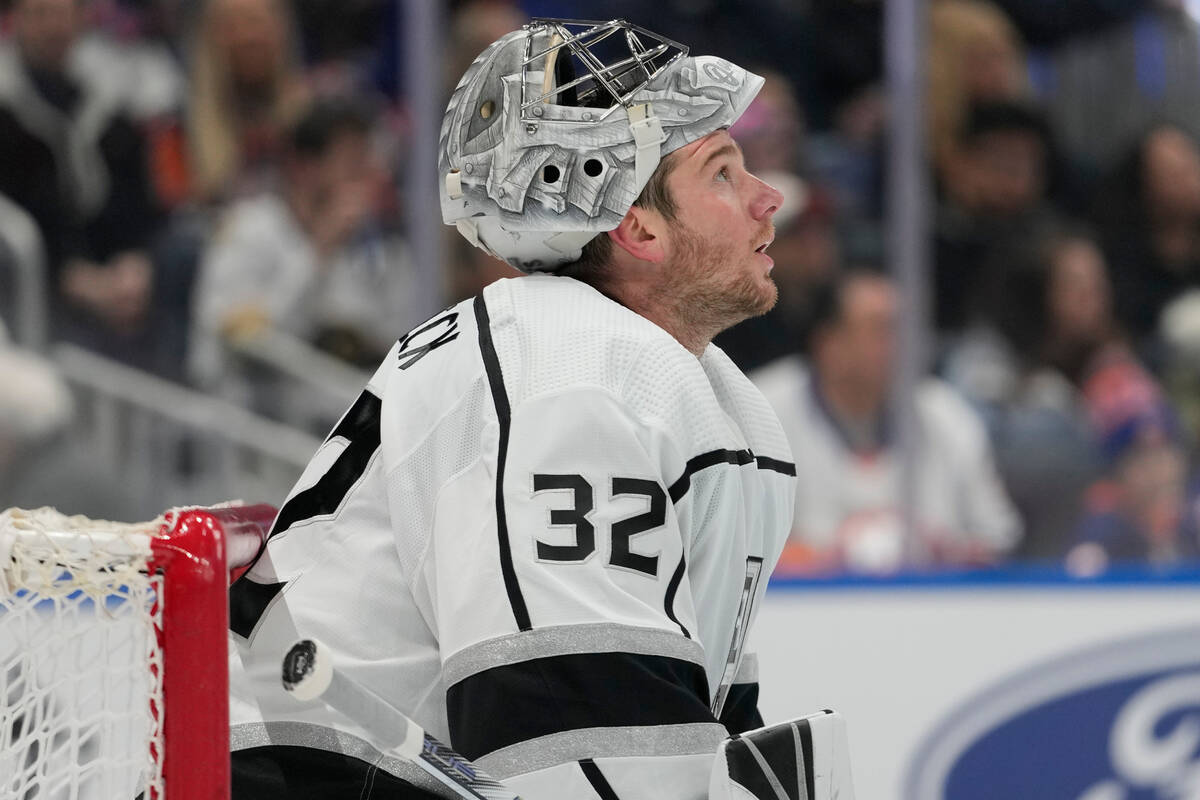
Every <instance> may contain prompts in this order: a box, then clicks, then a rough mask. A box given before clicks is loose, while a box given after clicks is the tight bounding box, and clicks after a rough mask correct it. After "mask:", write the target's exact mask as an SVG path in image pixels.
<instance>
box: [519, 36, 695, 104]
mask: <svg viewBox="0 0 1200 800" xmlns="http://www.w3.org/2000/svg"><path fill="white" fill-rule="evenodd" d="M525 29H526V30H527V31H529V33H530V35H529V36H527V37H526V39H525V59H524V61H523V62H522V64H521V73H522V74H521V119H522V121H533V120H534V117H535V116H536V115H535V114H534V113H533V109H535V108H536V107H538V106H539V105H542V104H552V105H560V106H576V107H579V106H582V107H586V108H594V109H597V110H599V111H600V113H599V114H598V117H599V118H600V119H603V118H604V117H606V116H607V115H608V114H609V113H610V112H612V110H613V109H615V108H617V107H618V106H625V105H627V104H628V103H629V101H630V99H631V98H632V97H633V95H634V94H635V93H637V91H638V90H639V89H641V88H642V87H643V86H645V85H646V84H647V83H649V82H650V81H652V80H654V78H656V77H657V76H658V75H660V74H661V73H662V72H663V71H664V70H666V69H667V68H668V67H670V66H671V65H672V64H674V63H675V62H676V61H678V60H679V59H681V58H684V57H685V56H687V54H688V48H687V45H683V44H680V43H678V42H676V41H673V40H671V39H668V38H666V37H664V36H659V35H658V34H657V33H654V32H652V31H648V30H646V29H645V28H642V27H639V26H637V25H633V24H631V23H629V22H626V21H625V20H620V19H618V20H610V21H608V22H594V21H588V20H571V19H545V18H539V19H534V20H533V21H532V22H530V23H529V24H528V25H526V26H525ZM535 42H536V43H537V44H536V45H535ZM535 50H536V52H535ZM530 71H537V72H540V73H541V74H542V79H541V87H540V88H541V92H540V93H537V87H536V80H534V79H533V78H531V77H530V76H529V72H530ZM533 94H536V96H534V97H530V95H533Z"/></svg>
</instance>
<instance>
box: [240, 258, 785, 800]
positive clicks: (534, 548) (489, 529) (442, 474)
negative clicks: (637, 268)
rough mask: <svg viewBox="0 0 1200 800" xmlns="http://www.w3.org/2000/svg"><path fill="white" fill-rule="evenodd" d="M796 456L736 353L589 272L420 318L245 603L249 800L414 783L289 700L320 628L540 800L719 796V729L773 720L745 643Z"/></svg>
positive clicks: (353, 668) (291, 507) (429, 721)
mask: <svg viewBox="0 0 1200 800" xmlns="http://www.w3.org/2000/svg"><path fill="white" fill-rule="evenodd" d="M791 462H792V458H791V453H790V451H789V449H788V445H787V441H786V439H785V437H784V435H783V432H782V430H781V429H780V427H779V424H778V422H777V421H776V419H775V416H774V414H773V413H772V411H771V409H770V407H769V406H768V405H767V403H766V401H765V400H764V399H763V398H762V396H761V395H760V394H759V392H758V391H757V389H755V388H754V386H753V385H752V384H751V383H750V382H749V380H747V379H746V378H745V376H743V375H742V374H741V372H740V371H739V370H738V369H737V368H736V367H735V366H734V365H733V363H732V362H731V361H730V360H729V359H728V358H727V357H726V356H725V354H724V353H722V352H721V351H720V349H718V348H717V347H715V346H709V347H708V349H707V350H706V351H705V352H704V354H703V355H702V356H701V357H700V358H699V359H697V358H696V357H695V356H693V355H692V354H690V353H689V352H688V351H687V350H685V349H684V348H683V347H682V346H681V345H680V344H679V343H678V342H677V341H676V340H675V339H674V338H672V337H671V336H670V335H669V334H668V333H666V332H665V331H664V330H662V329H661V328H659V327H657V326H656V325H654V324H653V323H651V322H649V321H648V320H646V319H644V318H643V317H641V316H638V315H637V314H635V313H633V312H631V311H629V310H627V309H625V308H624V307H622V306H621V305H619V304H617V303H615V302H613V301H611V300H609V299H608V298H606V297H604V296H603V295H602V294H600V293H599V292H597V291H595V290H594V289H592V288H590V287H589V286H587V285H585V284H582V283H580V282H577V281H574V280H571V279H569V278H561V277H553V276H529V277H522V278H516V279H510V280H503V281H499V282H497V283H494V284H492V285H491V286H489V287H488V288H487V289H486V290H485V291H484V293H483V294H482V295H480V296H479V297H476V298H474V299H473V300H468V301H465V302H463V303H460V304H459V305H457V306H454V307H453V308H451V309H449V310H447V311H445V312H443V313H441V314H439V315H438V316H436V317H434V318H433V319H432V320H431V321H429V322H427V323H425V324H423V325H421V326H419V327H418V328H416V329H415V330H414V331H412V332H411V333H409V334H408V335H407V336H405V337H404V338H403V339H401V340H400V341H399V342H398V343H397V344H396V346H395V347H394V348H393V349H392V351H391V353H390V354H389V355H388V357H387V359H386V360H385V362H384V364H383V365H382V366H381V367H380V368H379V370H378V371H377V372H376V373H375V375H374V377H373V378H372V379H371V381H370V383H369V384H368V386H367V387H366V390H365V391H364V392H363V394H362V395H361V396H360V398H359V399H358V401H357V402H356V403H355V404H354V406H353V407H352V408H351V409H350V410H349V411H348V412H347V414H346V416H345V417H344V418H343V419H342V421H341V422H340V423H339V424H338V426H337V427H336V429H335V430H334V431H333V433H332V434H331V435H330V437H329V438H328V440H327V441H326V442H325V443H324V445H322V447H321V448H320V450H319V451H318V452H317V454H316V455H315V456H314V458H313V460H312V462H311V463H310V464H309V466H308V468H307V469H306V470H305V472H304V474H303V475H302V476H301V478H300V480H299V482H298V483H297V485H296V487H295V488H294V489H293V491H292V493H291V495H290V496H289V497H288V499H287V501H286V503H285V504H284V506H283V507H282V509H281V511H280V515H279V518H278V519H277V521H276V523H275V525H274V528H273V531H272V536H271V539H270V541H269V544H268V546H267V547H266V548H265V551H264V553H263V555H262V557H261V558H260V559H259V561H258V562H257V563H256V564H255V566H254V567H253V569H251V570H250V572H249V573H248V574H247V575H246V576H245V577H244V578H243V579H242V580H240V581H239V582H238V583H237V584H235V585H234V587H233V589H232V590H231V629H232V633H231V637H232V641H233V642H234V643H236V648H231V659H230V660H231V683H232V693H233V696H232V715H233V727H232V740H233V748H234V751H235V752H234V796H235V798H239V797H257V796H279V795H272V792H297V791H301V794H299V795H295V794H293V795H292V796H304V797H314V798H317V797H325V796H329V797H357V796H359V792H360V790H361V791H363V792H364V794H363V796H376V797H381V796H388V795H385V794H381V793H378V792H379V791H380V790H379V789H378V787H379V786H380V785H381V782H382V781H384V780H385V776H381V775H379V774H378V773H377V771H376V770H374V769H369V768H368V767H369V766H370V765H377V766H383V767H384V769H385V770H386V771H387V772H390V773H393V774H395V775H399V776H401V777H412V776H413V774H414V771H413V770H406V768H405V766H404V765H403V764H402V763H399V762H398V761H397V760H396V759H387V758H383V759H381V757H380V754H379V753H378V752H377V751H376V750H375V748H374V746H373V745H372V744H371V739H370V736H369V734H367V733H366V732H365V731H363V730H361V729H360V728H359V727H358V726H356V725H355V724H354V723H353V722H351V721H350V720H348V719H345V718H342V717H341V716H340V715H338V714H336V713H335V712H333V711H330V710H328V709H326V708H324V707H322V706H321V704H319V703H308V704H304V703H300V702H298V701H297V700H295V699H294V698H293V697H292V696H290V695H288V694H286V693H285V692H284V691H283V689H282V688H281V686H280V681H279V673H280V659H281V657H282V654H283V652H284V651H285V650H286V648H287V646H288V645H289V644H291V643H292V642H293V641H295V640H296V639H297V638H301V637H310V638H316V639H319V640H320V641H322V642H323V643H324V644H325V645H326V646H327V647H328V648H329V649H330V650H332V651H333V654H334V662H335V665H336V666H337V668H338V669H339V670H340V671H341V672H342V673H343V674H345V675H346V676H347V677H349V678H350V679H351V680H353V681H356V682H358V683H359V684H361V685H363V686H365V687H366V688H368V689H370V690H371V691H373V692H375V693H376V694H377V695H378V696H379V697H380V698H383V699H384V700H386V701H387V702H388V703H390V704H392V705H394V706H395V707H396V708H397V709H399V710H400V711H402V712H404V713H405V714H407V715H409V716H410V717H412V718H413V719H414V720H415V721H416V722H418V723H419V724H420V725H422V726H423V727H425V728H426V730H428V731H429V732H430V733H432V734H433V735H434V736H437V737H438V738H440V739H442V740H443V741H448V742H449V743H450V744H451V746H453V747H454V748H455V749H457V750H458V751H459V752H461V753H462V754H463V755H465V756H467V757H468V758H471V759H474V760H476V762H477V763H478V764H479V765H480V766H481V767H482V768H483V769H485V770H487V771H489V772H490V773H492V775H493V776H495V777H498V778H500V779H502V780H504V781H505V782H506V783H509V784H510V785H511V786H512V787H513V788H514V789H515V790H516V791H517V792H519V793H520V794H521V795H522V796H523V797H525V798H527V799H528V800H540V799H541V798H546V800H549V799H550V798H554V800H571V798H595V797H597V796H602V797H609V796H611V795H612V794H615V796H617V797H619V798H622V800H633V799H634V798H649V797H654V798H701V797H704V796H705V793H706V788H707V785H708V780H709V766H710V763H711V761H712V758H713V755H714V753H715V751H716V749H717V745H718V743H719V742H720V740H721V739H723V738H724V737H726V736H727V735H728V733H729V731H731V730H732V731H740V730H745V729H748V728H752V727H755V726H756V725H758V724H761V723H760V717H759V716H758V712H757V709H756V708H755V704H756V698H757V684H756V677H755V674H754V673H755V666H754V659H753V657H752V656H750V655H746V654H745V653H744V644H745V638H746V634H747V631H748V630H749V627H750V623H751V622H752V620H753V617H754V611H755V608H756V606H757V603H758V601H759V600H760V599H761V597H762V594H763V592H764V591H765V588H766V583H767V577H768V576H769V574H770V572H771V569H772V568H773V566H774V564H775V561H776V560H777V558H778V557H779V554H780V551H781V550H782V548H783V544H784V541H785V540H786V538H787V534H788V530H789V527H790V524H791V519H792V503H793V497H794V486H793V484H794V481H795V478H794V475H795V467H794V466H793V464H792V463H791ZM371 782H374V783H371ZM414 782H419V781H416V779H415V778H414ZM372 785H373V786H375V787H376V792H377V793H376V794H374V795H370V792H369V789H370V786H372ZM314 787H317V789H328V794H323V793H320V792H319V791H316V789H314ZM304 792H307V793H304Z"/></svg>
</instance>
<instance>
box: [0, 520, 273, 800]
mask: <svg viewBox="0 0 1200 800" xmlns="http://www.w3.org/2000/svg"><path fill="white" fill-rule="evenodd" d="M274 514H275V509H273V508H271V507H270V506H230V507H224V508H214V509H177V510H173V511H169V512H167V513H165V514H164V515H162V516H161V517H159V518H158V519H155V520H152V521H150V522H144V523H132V524H131V523H114V522H105V521H98V520H91V519H87V518H85V517H78V516H76V517H68V516H65V515H63V514H61V513H59V512H57V511H55V510H53V509H49V508H42V509H37V510H34V511H25V510H21V509H9V510H7V511H4V512H0V797H2V798H14V800H92V799H93V798H95V799H96V800H114V799H119V800H126V799H127V800H133V798H137V797H141V798H145V800H151V799H154V800H164V798H165V800H188V799H190V798H205V800H218V799H219V798H223V797H227V795H228V791H229V744H228V741H229V740H228V672H227V670H228V664H227V656H226V653H227V650H226V629H227V627H228V607H227V601H226V596H227V595H226V587H227V585H228V572H227V570H228V566H227V565H228V564H233V565H235V566H236V565H239V564H244V563H246V562H247V561H249V560H250V559H251V558H252V557H253V555H254V554H255V553H256V552H257V550H258V548H259V546H260V545H261V542H262V540H263V537H265V535H266V531H267V530H268V528H269V526H270V523H271V520H272V519H273V517H274ZM227 550H228V556H227Z"/></svg>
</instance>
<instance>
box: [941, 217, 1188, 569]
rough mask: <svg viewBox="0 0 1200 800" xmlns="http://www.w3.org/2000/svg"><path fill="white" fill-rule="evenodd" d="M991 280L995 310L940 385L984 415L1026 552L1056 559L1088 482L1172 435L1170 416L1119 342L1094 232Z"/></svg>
mask: <svg viewBox="0 0 1200 800" xmlns="http://www.w3.org/2000/svg"><path fill="white" fill-rule="evenodd" d="M989 272H990V275H989V278H990V279H989V280H988V281H986V282H985V283H984V286H985V291H986V292H987V293H988V294H989V295H990V296H991V297H992V298H993V302H992V303H991V304H990V306H989V307H988V308H987V309H986V310H985V311H984V313H983V316H982V317H981V318H980V321H979V323H978V324H977V325H976V326H975V327H974V328H972V330H971V331H970V332H969V333H968V334H967V335H966V336H965V337H963V339H962V340H960V342H959V344H958V346H957V347H956V348H955V349H954V350H952V351H951V353H950V354H949V356H948V357H947V360H946V365H945V374H946V376H947V377H948V378H949V379H950V380H951V381H952V382H953V383H955V384H956V385H958V386H959V387H961V388H962V389H963V391H964V392H965V393H966V394H967V396H968V397H970V398H971V399H972V400H974V401H975V402H976V403H977V404H978V405H979V406H980V407H981V408H983V409H984V411H985V416H986V418H987V420H988V422H989V428H990V430H991V433H992V437H993V441H994V443H995V446H996V451H997V456H998V461H999V463H1000V467H1001V471H1002V473H1003V474H1004V476H1005V481H1006V483H1007V485H1008V486H1009V488H1010V491H1011V492H1012V494H1013V496H1014V498H1015V500H1016V502H1017V504H1018V507H1020V508H1021V510H1022V512H1023V514H1024V515H1025V518H1026V520H1027V522H1028V525H1029V535H1028V537H1027V539H1026V541H1025V543H1024V544H1023V546H1022V553H1023V554H1024V555H1029V556H1039V557H1044V556H1050V555H1054V554H1056V553H1061V552H1062V550H1063V548H1064V543H1063V541H1062V538H1061V537H1062V536H1063V534H1064V532H1065V531H1068V530H1071V528H1072V527H1073V526H1074V524H1075V520H1076V519H1077V517H1078V514H1079V513H1080V508H1081V503H1082V500H1083V494H1084V490H1085V488H1086V486H1087V485H1088V483H1089V482H1090V481H1091V480H1093V479H1094V478H1095V477H1096V476H1097V475H1099V474H1100V473H1101V472H1102V471H1103V470H1105V469H1106V467H1107V466H1108V465H1110V464H1113V463H1116V462H1117V461H1118V460H1119V458H1120V456H1121V454H1122V453H1124V452H1125V450H1126V449H1127V448H1128V447H1129V445H1130V443H1131V442H1132V441H1134V440H1135V439H1136V438H1137V436H1139V435H1141V433H1142V432H1144V431H1145V430H1148V429H1158V428H1166V427H1170V426H1174V422H1171V423H1169V424H1168V422H1167V421H1168V420H1173V419H1174V414H1173V412H1171V411H1170V409H1169V406H1168V404H1167V402H1166V399H1165V396H1164V395H1163V392H1162V390H1161V388H1160V387H1159V386H1158V385H1157V383H1156V382H1155V381H1154V379H1153V377H1152V376H1151V375H1150V374H1149V373H1148V372H1147V371H1146V370H1145V369H1144V368H1143V367H1142V366H1141V365H1140V364H1139V363H1138V362H1137V360H1136V359H1135V358H1134V356H1133V353H1132V351H1131V350H1130V349H1129V348H1128V347H1127V346H1126V345H1125V343H1124V338H1123V336H1122V333H1121V330H1120V327H1119V325H1118V324H1117V321H1116V319H1115V318H1114V315H1113V301H1112V287H1111V285H1110V283H1109V280H1108V274H1107V271H1106V269H1105V263H1104V257H1103V254H1102V253H1101V252H1100V249H1099V248H1098V246H1097V245H1096V242H1095V240H1094V239H1093V238H1091V237H1090V236H1089V235H1088V234H1087V233H1085V232H1083V231H1081V230H1070V229H1062V230H1058V231H1055V232H1051V233H1047V234H1045V235H1043V236H1041V237H1038V238H1035V239H1034V240H1032V241H1031V242H1029V243H1025V244H1023V245H1021V246H1019V247H1016V248H1015V249H1012V250H1005V251H1000V252H998V253H996V254H994V256H993V258H992V259H991V263H990V269H989ZM1147 426H1149V427H1147Z"/></svg>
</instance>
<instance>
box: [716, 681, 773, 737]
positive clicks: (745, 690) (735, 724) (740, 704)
mask: <svg viewBox="0 0 1200 800" xmlns="http://www.w3.org/2000/svg"><path fill="white" fill-rule="evenodd" d="M720 723H721V724H722V725H724V726H725V730H727V731H729V732H730V733H745V732H746V731H752V730H754V729H755V728H761V727H762V726H763V718H762V714H760V713H759V712H758V684H757V683H735V684H733V685H732V686H730V687H729V694H728V695H726V696H725V707H724V708H722V709H721V719H720Z"/></svg>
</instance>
